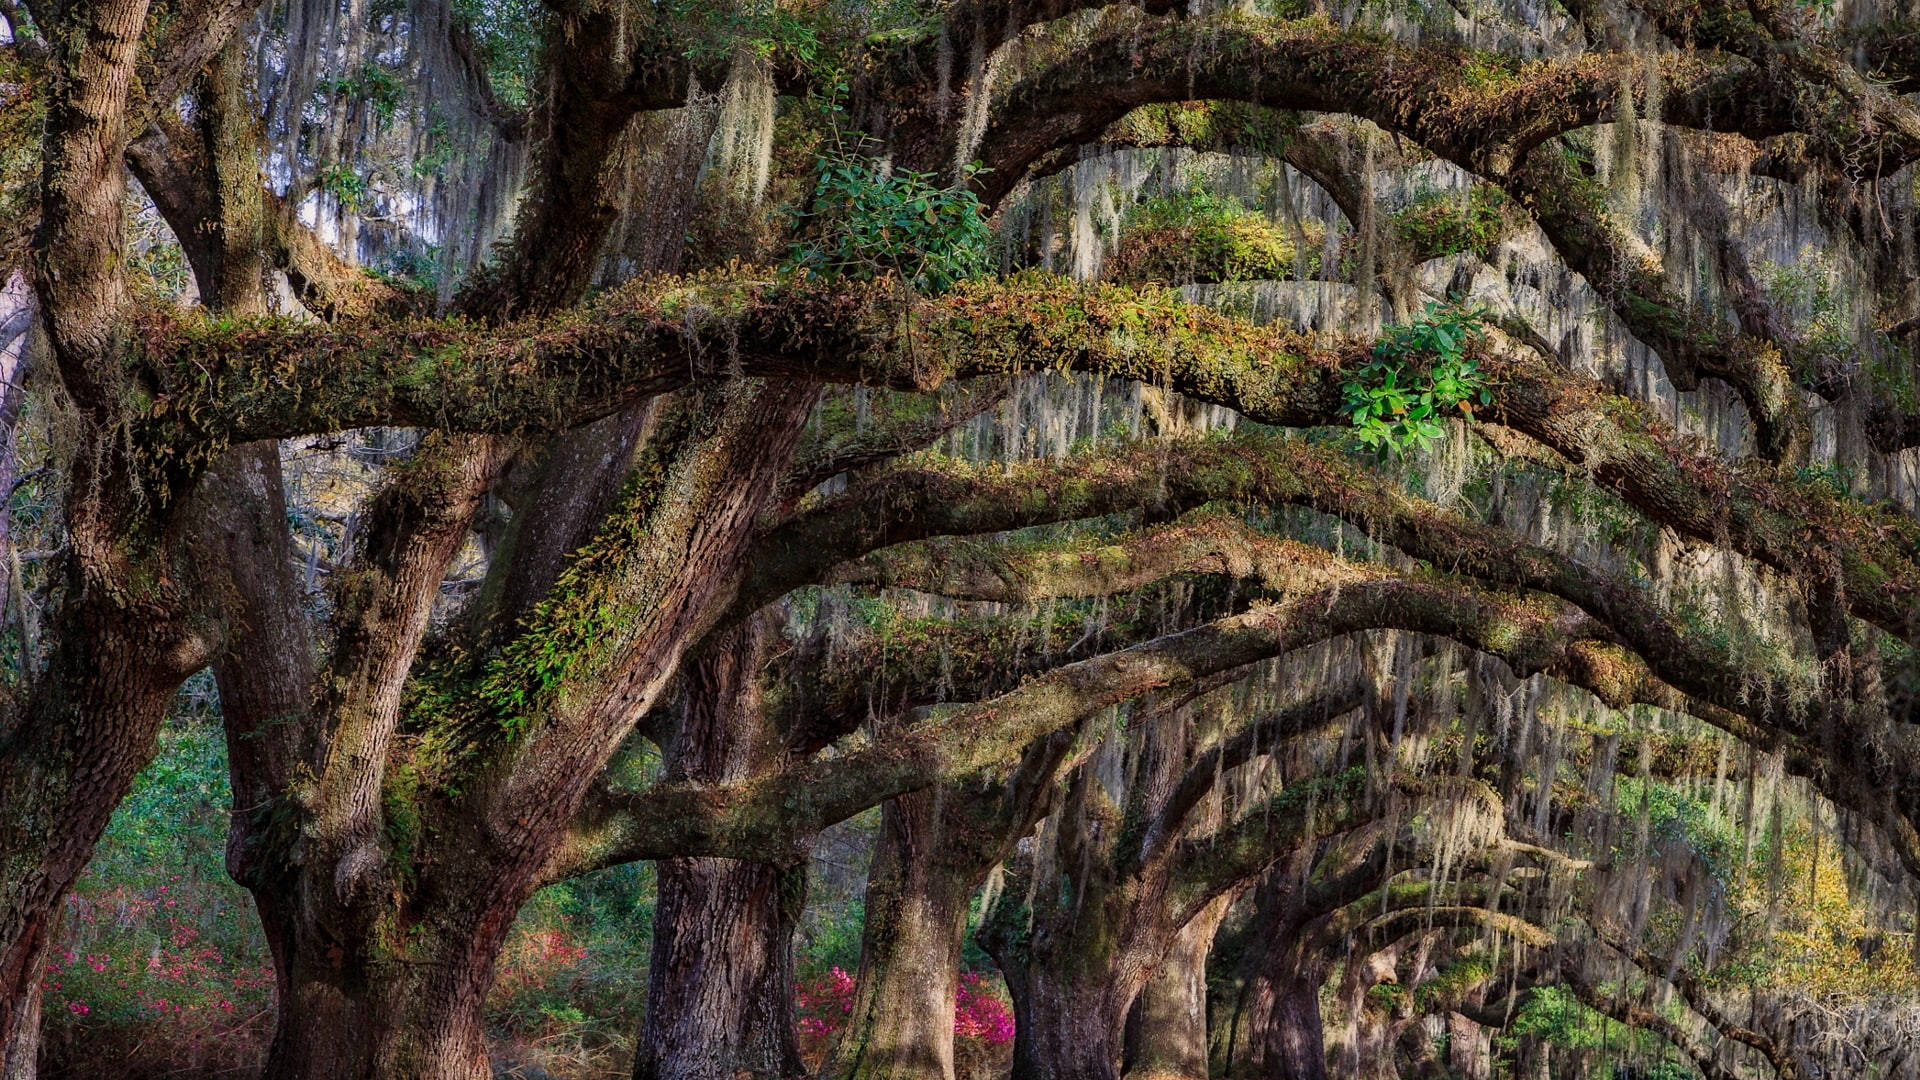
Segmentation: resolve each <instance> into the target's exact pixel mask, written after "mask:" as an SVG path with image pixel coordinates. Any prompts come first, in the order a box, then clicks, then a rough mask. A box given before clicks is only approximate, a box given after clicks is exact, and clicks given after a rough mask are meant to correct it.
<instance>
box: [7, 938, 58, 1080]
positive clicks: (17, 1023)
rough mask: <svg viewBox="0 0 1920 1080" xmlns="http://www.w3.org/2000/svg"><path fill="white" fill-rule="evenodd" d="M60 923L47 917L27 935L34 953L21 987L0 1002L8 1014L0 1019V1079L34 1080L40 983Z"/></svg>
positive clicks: (38, 1052)
mask: <svg viewBox="0 0 1920 1080" xmlns="http://www.w3.org/2000/svg"><path fill="white" fill-rule="evenodd" d="M58 923H59V920H58V919H56V918H54V917H52V916H51V915H47V916H46V917H44V919H43V920H42V921H41V922H40V923H39V924H37V925H35V926H34V927H32V928H30V929H29V931H28V933H29V934H31V935H32V938H33V942H34V944H35V946H36V948H35V950H34V951H33V953H32V954H31V955H29V956H28V957H27V958H26V960H25V963H26V970H25V979H24V986H22V987H20V988H19V989H12V988H9V990H8V992H7V997H5V998H4V999H0V1002H4V1004H5V1007H6V1008H7V1010H8V1011H9V1012H10V1013H11V1015H10V1016H7V1017H5V1018H3V1019H0V1025H5V1026H7V1027H8V1030H9V1032H10V1033H9V1034H8V1035H7V1036H6V1041H5V1042H0V1080H34V1077H35V1076H36V1075H37V1074H38V1067H39V1059H40V995H41V991H40V981H41V978H42V976H43V973H44V972H45V970H46V965H47V954H48V952H49V951H50V950H51V948H52V944H53V937H54V934H53V928H54V927H55V926H57V925H58Z"/></svg>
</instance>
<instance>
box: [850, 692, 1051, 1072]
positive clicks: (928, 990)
mask: <svg viewBox="0 0 1920 1080" xmlns="http://www.w3.org/2000/svg"><path fill="white" fill-rule="evenodd" d="M1075 741H1076V736H1075V733H1074V732H1073V731H1072V730H1070V729H1069V730H1062V731H1058V732H1055V733H1053V734H1051V735H1049V736H1047V737H1045V738H1043V739H1041V740H1040V741H1038V742H1036V743H1034V744H1033V745H1032V746H1030V747H1028V748H1027V749H1026V750H1025V751H1024V752H1023V753H1022V754H1021V757H1020V760H1019V762H1018V764H1016V765H1015V766H1013V767H1012V768H1011V770H1010V771H1009V773H1008V775H1006V776H1004V777H1002V776H1000V775H998V774H996V773H988V774H985V775H982V776H979V777H973V778H967V779H963V780H957V781H950V782H947V783H944V784H940V785H938V786H935V787H932V788H929V789H927V790H922V791H914V792H910V793H908V794H905V795H902V796H900V797H898V798H895V799H891V800H889V801H887V802H886V803H884V804H883V805H882V809H881V819H880V820H881V825H880V837H879V840H878V842H877V846H876V847H875V850H874V861H873V866H872V868H871V870H870V871H869V872H868V877H867V903H866V922H865V924H864V925H863V926H862V928H861V940H860V972H859V977H858V983H857V990H856V992H855V993H856V996H855V1000H854V1006H853V1013H852V1015H851V1017H850V1018H849V1020H848V1023H847V1026H846V1028H845V1029H843V1033H842V1035H841V1036H840V1038H839V1040H838V1042H837V1043H836V1045H835V1047H834V1050H833V1054H832V1058H831V1062H830V1064H829V1067H828V1069H827V1072H828V1073H829V1075H831V1076H833V1077H836V1078H837V1080H953V1076H954V1043H953V1040H954V1009H955V1000H956V995H957V994H958V991H959V983H958V976H959V974H960V952H961V942H962V941H963V939H964V935H965V933H966V923H967V918H968V915H969V910H968V908H969V903H970V901H971V900H972V898H973V896H974V894H976V893H977V892H979V891H980V888H981V886H982V884H983V883H984V882H985V881H986V879H987V877H988V875H989V874H990V873H991V872H992V871H993V868H994V867H995V866H997V865H999V864H1000V863H1001V862H1003V861H1004V860H1005V859H1006V858H1007V857H1008V855H1009V854H1010V853H1011V851H1012V850H1013V846H1014V844H1015V843H1016V842H1017V841H1018V840H1019V839H1020V838H1021V837H1023V836H1025V835H1027V834H1028V833H1030V832H1031V831H1032V830H1033V826H1034V822H1035V821H1036V820H1037V819H1038V818H1039V817H1040V815H1042V814H1043V813H1045V812H1046V809H1047V806H1048V804H1049V799H1050V798H1051V796H1052V792H1053V785H1054V780H1055V777H1056V776H1057V775H1058V774H1059V771H1060V770H1061V768H1062V767H1063V765H1064V764H1065V763H1066V761H1067V758H1068V755H1069V753H1070V752H1071V750H1072V749H1073V745H1074V743H1075Z"/></svg>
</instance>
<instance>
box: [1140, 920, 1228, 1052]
mask: <svg viewBox="0 0 1920 1080" xmlns="http://www.w3.org/2000/svg"><path fill="white" fill-rule="evenodd" d="M1232 904H1233V897H1232V896H1231V895H1228V894H1223V895H1220V896H1216V897H1214V898H1213V900H1212V901H1211V902H1209V903H1208V904H1207V906H1206V907H1205V908H1204V909H1202V910H1201V912H1200V914H1199V915H1196V916H1195V917H1194V919H1193V921H1192V922H1189V923H1188V924H1187V925H1186V926H1184V927H1181V929H1180V933H1179V934H1177V935H1175V936H1174V939H1173V946H1172V948H1169V949H1168V950H1167V955H1166V957H1165V959H1163V960H1161V961H1160V969H1159V970H1158V971H1155V972H1154V973H1153V978H1151V979H1149V980H1147V985H1146V986H1144V987H1142V988H1141V990H1140V996H1139V997H1138V998H1136V999H1135V1000H1134V1003H1133V1012H1132V1013H1131V1014H1130V1015H1129V1016H1128V1018H1127V1045H1126V1075H1127V1076H1128V1077H1129V1078H1140V1080H1156V1078H1160V1080H1207V953H1208V952H1210V951H1212V949H1213V936H1214V933H1215V931H1217V930H1219V929H1220V922H1221V920H1222V919H1225V918H1226V917H1227V909H1228V908H1229V907H1231V906H1232Z"/></svg>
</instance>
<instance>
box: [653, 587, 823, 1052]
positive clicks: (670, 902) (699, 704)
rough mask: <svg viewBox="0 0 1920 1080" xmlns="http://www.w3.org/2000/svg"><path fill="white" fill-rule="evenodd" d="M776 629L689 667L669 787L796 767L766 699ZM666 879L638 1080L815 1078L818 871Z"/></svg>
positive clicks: (662, 868)
mask: <svg viewBox="0 0 1920 1080" xmlns="http://www.w3.org/2000/svg"><path fill="white" fill-rule="evenodd" d="M771 624H772V619H771V618H770V617H769V616H768V615H767V614H766V613H762V614H761V615H757V616H755V617H753V618H751V619H749V620H747V621H746V622H745V623H743V624H741V625H740V626H739V627H736V628H734V629H732V630H730V631H728V632H726V633H724V634H722V635H720V636H719V637H718V638H717V639H716V640H715V641H714V642H713V643H712V644H710V645H709V646H708V647H707V649H706V650H705V651H704V653H703V655H701V656H700V657H698V658H696V659H695V660H694V661H693V662H692V663H691V664H690V665H689V668H688V670H687V674H686V677H685V679H684V680H683V681H684V683H685V685H684V687H683V690H682V693H683V695H684V698H683V705H682V708H681V716H680V724H679V727H678V729H677V731H675V733H674V736H673V739H672V740H671V743H670V746H669V750H668V755H667V776H668V777H670V778H672V779H675V780H684V781H694V782H697V783H702V784H716V785H718V784H728V783H739V782H742V781H745V780H748V779H751V778H753V777H754V776H757V775H761V774H763V773H766V772H768V771H770V770H773V769H776V768H778V767H779V765H780V764H781V762H782V761H783V760H784V759H785V756H786V755H785V750H784V747H783V746H782V744H781V741H780V739H779V733H778V732H775V731H773V730H771V728H770V726H769V724H768V717H767V712H766V710H765V708H764V707H763V704H762V700H761V694H760V681H759V669H760V667H761V664H762V662H763V660H764V658H765V655H766V647H767V643H768V640H769V637H770V636H771V634H772V632H773V627H772V625H771ZM659 872H660V897H659V901H658V903H657V905H656V906H655V908H654V915H653V962H652V964H651V966H650V967H649V969H648V973H647V1015H646V1020H645V1021H644V1022H643V1023H642V1024H641V1027H640V1039H639V1049H638V1052H637V1054H636V1055H635V1058H634V1067H633V1072H634V1077H635V1080H734V1078H735V1077H742V1076H746V1077H756V1078H758V1077H786V1076H798V1075H800V1074H801V1073H803V1072H805V1067H804V1066H803V1065H802V1063H801V1060H800V1046H799V1040H798V1036H797V1033H796V1031H795V1027H794V1013H793V933H794V930H795V929H796V927H797V926H798V923H799V916H800V909H801V907H802V906H803V905H804V902H805V898H806V873H807V870H806V866H805V865H804V864H802V865H798V866H790V867H782V866H773V865H769V864H766V863H753V862H743V861H739V860H735V859H711V858H683V859H663V860H661V861H660V863H659Z"/></svg>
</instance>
